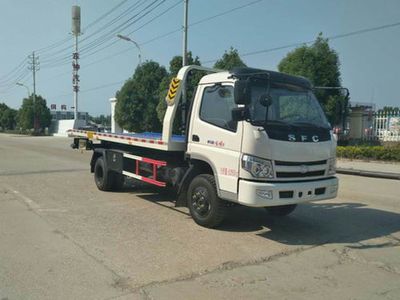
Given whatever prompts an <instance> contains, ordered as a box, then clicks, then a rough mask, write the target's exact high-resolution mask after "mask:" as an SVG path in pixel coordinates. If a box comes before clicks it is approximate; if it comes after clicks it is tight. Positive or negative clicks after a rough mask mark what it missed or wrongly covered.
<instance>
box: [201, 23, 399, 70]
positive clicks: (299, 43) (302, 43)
mask: <svg viewBox="0 0 400 300" xmlns="http://www.w3.org/2000/svg"><path fill="white" fill-rule="evenodd" d="M397 26H400V22H396V23H391V24H385V25H381V26H376V27H370V28H364V29H360V30H356V31H351V32H347V33H342V34H337V35H332V36H328V37H327V39H328V40H336V39H340V38H345V37H349V36H355V35H360V34H364V33H368V32H373V31H378V30H383V29H387V28H392V27H397ZM315 41H316V40H315V39H314V40H310V41H305V42H298V43H292V44H287V45H283V46H279V47H274V48H268V49H263V50H256V51H251V52H246V53H243V54H241V55H240V56H242V57H245V56H251V55H256V54H261V53H268V52H273V51H277V50H283V49H288V48H294V47H299V46H302V45H308V44H312V43H314V42H315ZM217 60H218V59H212V60H207V61H204V62H203V63H212V62H216V61H217Z"/></svg>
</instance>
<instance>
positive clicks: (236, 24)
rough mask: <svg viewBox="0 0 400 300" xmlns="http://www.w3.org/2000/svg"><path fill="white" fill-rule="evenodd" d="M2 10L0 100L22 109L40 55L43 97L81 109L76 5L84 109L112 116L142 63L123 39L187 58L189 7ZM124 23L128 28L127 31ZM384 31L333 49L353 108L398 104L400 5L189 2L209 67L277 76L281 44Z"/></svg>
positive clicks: (145, 52) (124, 2) (136, 1)
mask: <svg viewBox="0 0 400 300" xmlns="http://www.w3.org/2000/svg"><path fill="white" fill-rule="evenodd" d="M0 3H1V4H2V9H1V10H0V103H1V102H4V103H6V104H7V105H9V106H11V107H13V108H19V107H20V105H21V103H22V99H23V98H24V97H26V95H27V90H26V89H25V88H24V87H22V86H17V85H16V82H17V81H19V82H22V83H24V84H25V85H26V86H27V87H28V88H29V89H30V92H32V90H33V82H32V72H31V71H29V70H28V59H27V58H28V56H29V55H30V54H32V52H33V51H35V54H36V55H38V56H39V62H40V70H39V71H38V72H37V74H36V93H37V94H39V95H41V96H43V97H44V98H45V99H46V100H47V104H48V105H49V106H50V104H56V105H57V108H60V105H62V104H65V105H67V107H68V108H70V107H71V106H72V105H73V95H72V65H71V64H72V52H73V49H74V48H73V43H74V39H73V36H72V35H71V7H72V6H73V5H79V6H80V7H81V22H82V31H83V32H82V35H81V36H80V37H79V47H80V52H81V55H80V66H81V69H80V71H79V75H80V80H81V82H80V89H81V92H80V93H79V110H80V111H87V112H89V114H91V115H93V116H96V115H99V114H109V113H110V103H109V98H111V97H114V96H115V93H116V92H117V91H118V90H119V89H120V88H121V86H122V85H123V83H124V81H125V80H127V79H128V78H129V77H130V76H132V74H133V72H134V70H135V68H136V66H137V65H138V63H139V60H138V52H139V50H138V48H137V47H136V46H135V45H134V44H133V43H130V42H127V41H124V40H121V39H118V38H117V37H116V35H117V34H123V35H129V36H130V37H131V39H132V40H134V41H135V42H137V43H138V44H139V47H140V49H141V53H142V59H143V60H154V61H156V62H159V63H160V64H161V65H164V66H168V64H169V61H170V60H171V58H172V57H173V56H175V55H181V54H182V30H181V29H182V23H183V0H180V1H179V0H57V1H56V0H34V1H33V0H0ZM146 6H148V8H147V9H146ZM236 8H237V9H236ZM121 14H122V16H121ZM116 18H117V19H116ZM129 19H130V22H126V21H128V20H129ZM199 21H201V22H199ZM124 22H125V23H126V26H122V25H121V24H123V23H124ZM130 23H132V24H130ZM395 23H398V24H397V25H394V26H390V27H385V25H390V24H395ZM190 24H192V25H190ZM120 25H121V26H120ZM128 25H129V26H128ZM381 26H383V27H384V28H383V29H380V30H375V31H367V32H363V33H358V34H354V35H349V36H345V37H341V38H334V39H332V40H330V42H329V43H330V46H331V47H332V48H333V49H334V50H335V51H337V53H338V55H339V59H340V62H341V67H340V70H341V79H342V85H343V86H345V87H348V88H349V89H350V93H351V100H352V101H353V102H367V103H368V102H373V103H375V104H376V106H377V107H383V106H400V95H399V93H398V86H399V84H400V1H399V0H303V1H298V0H258V1H257V0H189V32H188V48H189V50H190V51H192V52H193V54H194V55H195V56H199V58H200V61H201V62H203V65H205V66H212V65H213V63H214V61H215V60H216V59H218V58H220V57H221V56H222V55H223V53H224V51H226V50H228V49H229V48H230V47H234V48H236V49H237V50H238V51H239V54H242V59H243V61H244V62H245V63H246V64H247V65H248V66H250V67H256V68H262V69H268V70H277V66H278V64H279V62H280V60H281V59H282V58H284V57H285V56H286V55H287V53H288V52H289V51H291V50H293V49H294V48H295V47H283V46H288V45H293V44H299V43H303V42H309V41H312V40H314V39H315V38H316V36H317V35H318V33H319V32H322V33H323V35H324V36H325V37H328V38H329V37H334V36H338V35H343V34H347V33H352V32H358V31H362V30H364V29H370V28H377V27H381ZM124 27H127V28H124ZM173 31H175V32H173ZM171 32H173V33H171ZM168 33H171V34H168ZM167 34H168V35H167ZM274 48H281V49H276V50H271V49H274ZM262 50H266V51H262ZM254 52H259V53H254Z"/></svg>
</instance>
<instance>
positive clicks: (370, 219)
mask: <svg viewBox="0 0 400 300" xmlns="http://www.w3.org/2000/svg"><path fill="white" fill-rule="evenodd" d="M70 142H71V141H70V140H68V139H64V138H53V137H21V136H10V135H0V299H1V300H5V299H9V300H12V299H267V298H268V299H321V298H324V299H399V298H400V296H399V295H400V251H399V250H400V195H399V187H400V186H399V181H396V180H385V179H374V178H366V177H357V176H347V175H341V176H339V177H340V192H339V197H338V198H337V199H334V200H331V201H324V202H320V203H317V204H305V205H301V206H300V207H299V208H298V209H297V210H296V211H295V212H294V213H293V214H292V215H291V216H289V217H285V218H273V217H270V216H268V215H267V214H266V213H265V212H264V210H263V209H251V208H245V207H236V208H232V209H231V212H230V215H229V217H228V219H227V220H226V222H225V223H224V225H223V226H222V227H221V228H219V229H217V230H209V229H205V228H202V227H199V226H197V225H196V224H195V223H194V222H193V221H192V220H191V218H190V217H189V215H188V211H187V209H185V208H179V209H176V208H175V207H174V206H173V205H172V204H171V202H170V201H169V200H170V199H168V196H167V195H162V194H161V195H160V194H158V193H155V192H156V190H154V189H152V188H144V187H131V188H127V189H126V190H125V191H124V192H121V193H106V192H100V191H98V190H97V189H96V187H95V184H94V182H93V177H92V174H90V172H89V161H90V154H91V153H81V152H79V151H76V150H75V151H74V150H72V149H71V148H69V143H70Z"/></svg>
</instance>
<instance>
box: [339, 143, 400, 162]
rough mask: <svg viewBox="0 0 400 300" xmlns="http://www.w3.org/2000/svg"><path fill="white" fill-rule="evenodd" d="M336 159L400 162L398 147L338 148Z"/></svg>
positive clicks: (399, 147)
mask: <svg viewBox="0 0 400 300" xmlns="http://www.w3.org/2000/svg"><path fill="white" fill-rule="evenodd" d="M336 153H337V157H340V158H349V159H371V160H388V161H400V146H399V145H398V146H394V147H384V146H338V147H337V149H336Z"/></svg>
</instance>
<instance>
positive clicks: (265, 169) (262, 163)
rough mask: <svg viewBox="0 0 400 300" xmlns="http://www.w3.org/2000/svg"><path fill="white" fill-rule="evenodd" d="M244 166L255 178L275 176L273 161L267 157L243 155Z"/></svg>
mask: <svg viewBox="0 0 400 300" xmlns="http://www.w3.org/2000/svg"><path fill="white" fill-rule="evenodd" d="M242 168H243V169H245V170H246V171H247V172H249V173H250V174H251V175H252V176H253V177H255V178H274V168H273V167H272V162H271V161H270V160H267V159H261V158H258V157H254V156H250V155H243V157H242Z"/></svg>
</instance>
